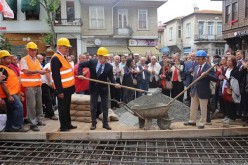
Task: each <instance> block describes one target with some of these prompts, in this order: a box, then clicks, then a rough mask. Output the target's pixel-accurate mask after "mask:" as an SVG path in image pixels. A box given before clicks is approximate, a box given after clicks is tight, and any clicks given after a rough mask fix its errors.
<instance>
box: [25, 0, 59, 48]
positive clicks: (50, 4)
mask: <svg viewBox="0 0 248 165" xmlns="http://www.w3.org/2000/svg"><path fill="white" fill-rule="evenodd" d="M29 3H30V5H32V6H34V5H37V3H39V4H40V5H41V6H42V7H43V8H44V9H45V11H46V14H47V23H48V25H49V26H50V28H51V29H50V30H51V33H50V34H47V35H44V36H43V42H45V43H46V44H47V45H50V46H51V47H52V49H53V50H54V49H55V44H56V40H57V37H56V33H55V28H54V21H55V18H56V12H57V10H58V8H59V5H60V0H30V2H29ZM49 40H50V42H49Z"/></svg>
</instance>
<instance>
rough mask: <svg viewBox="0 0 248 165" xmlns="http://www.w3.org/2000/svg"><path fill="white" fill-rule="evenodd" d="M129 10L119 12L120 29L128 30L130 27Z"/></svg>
mask: <svg viewBox="0 0 248 165" xmlns="http://www.w3.org/2000/svg"><path fill="white" fill-rule="evenodd" d="M127 18H128V10H127V9H119V10H118V27H119V28H126V27H127V26H128V19H127Z"/></svg>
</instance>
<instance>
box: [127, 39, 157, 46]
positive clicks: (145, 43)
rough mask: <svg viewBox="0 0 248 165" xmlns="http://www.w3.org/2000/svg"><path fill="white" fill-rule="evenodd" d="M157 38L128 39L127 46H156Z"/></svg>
mask: <svg viewBox="0 0 248 165" xmlns="http://www.w3.org/2000/svg"><path fill="white" fill-rule="evenodd" d="M157 45H158V41H157V40H133V39H131V40H129V46H157Z"/></svg>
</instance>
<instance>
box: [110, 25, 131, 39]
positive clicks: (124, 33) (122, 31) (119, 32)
mask: <svg viewBox="0 0 248 165" xmlns="http://www.w3.org/2000/svg"><path fill="white" fill-rule="evenodd" d="M132 34H133V29H132V28H131V27H126V28H115V29H114V36H116V37H130V36H131V35H132Z"/></svg>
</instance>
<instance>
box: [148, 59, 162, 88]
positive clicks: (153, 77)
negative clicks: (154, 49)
mask: <svg viewBox="0 0 248 165" xmlns="http://www.w3.org/2000/svg"><path fill="white" fill-rule="evenodd" d="M160 69H161V65H160V64H159V63H158V62H157V59H156V56H152V57H151V63H149V64H148V72H150V83H149V88H157V87H158V81H159V71H160Z"/></svg>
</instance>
